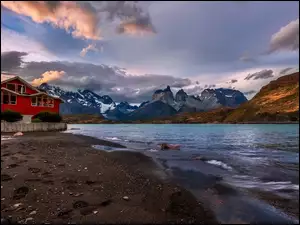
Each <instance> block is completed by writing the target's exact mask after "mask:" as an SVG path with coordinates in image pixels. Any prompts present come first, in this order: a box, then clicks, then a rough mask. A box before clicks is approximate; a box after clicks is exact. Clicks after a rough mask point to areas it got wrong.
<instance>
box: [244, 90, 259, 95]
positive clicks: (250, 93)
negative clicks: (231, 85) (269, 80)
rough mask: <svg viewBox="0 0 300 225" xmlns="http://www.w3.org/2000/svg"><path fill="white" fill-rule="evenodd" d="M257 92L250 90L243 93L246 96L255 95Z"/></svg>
mask: <svg viewBox="0 0 300 225" xmlns="http://www.w3.org/2000/svg"><path fill="white" fill-rule="evenodd" d="M256 92H257V91H254V90H250V91H245V92H243V94H244V95H253V94H255V93H256Z"/></svg>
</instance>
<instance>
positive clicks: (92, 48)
mask: <svg viewBox="0 0 300 225" xmlns="http://www.w3.org/2000/svg"><path fill="white" fill-rule="evenodd" d="M88 51H94V52H98V51H102V46H101V48H100V50H99V49H98V48H97V47H96V44H89V45H88V46H87V47H85V48H83V49H82V50H81V52H80V56H81V57H84V56H85V55H86V53H87V52H88Z"/></svg>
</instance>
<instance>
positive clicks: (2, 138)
mask: <svg viewBox="0 0 300 225" xmlns="http://www.w3.org/2000/svg"><path fill="white" fill-rule="evenodd" d="M11 139H14V138H12V137H3V136H1V141H6V140H11Z"/></svg>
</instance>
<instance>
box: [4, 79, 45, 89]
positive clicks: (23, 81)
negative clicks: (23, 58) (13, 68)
mask: <svg viewBox="0 0 300 225" xmlns="http://www.w3.org/2000/svg"><path fill="white" fill-rule="evenodd" d="M15 79H18V80H19V81H21V82H22V83H24V84H26V85H27V86H29V87H30V88H31V89H33V90H35V91H37V92H41V91H40V90H39V89H37V88H36V87H34V86H32V85H31V84H30V83H28V82H27V81H25V80H23V79H22V78H21V77H19V76H15V77H12V78H9V79H7V80H4V81H1V84H4V83H7V82H9V81H12V80H15Z"/></svg>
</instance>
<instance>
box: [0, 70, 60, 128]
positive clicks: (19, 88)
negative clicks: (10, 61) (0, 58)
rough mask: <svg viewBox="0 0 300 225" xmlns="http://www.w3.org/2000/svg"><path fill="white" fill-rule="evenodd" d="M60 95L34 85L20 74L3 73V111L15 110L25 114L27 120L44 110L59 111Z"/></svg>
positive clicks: (24, 118) (24, 117)
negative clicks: (49, 92)
mask: <svg viewBox="0 0 300 225" xmlns="http://www.w3.org/2000/svg"><path fill="white" fill-rule="evenodd" d="M61 102H63V100H61V99H60V98H58V97H55V96H51V95H49V94H47V93H45V92H43V91H40V90H38V89H37V88H35V87H33V86H32V85H31V84H30V83H28V82H27V81H25V80H23V79H22V78H20V77H19V76H12V75H2V74H1V112H3V111H5V110H13V111H16V112H19V113H21V114H22V115H23V120H24V121H25V122H30V121H31V117H32V116H34V115H36V114H37V113H39V112H42V111H48V112H49V111H50V112H54V113H59V104H60V103H61Z"/></svg>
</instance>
